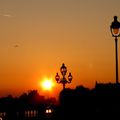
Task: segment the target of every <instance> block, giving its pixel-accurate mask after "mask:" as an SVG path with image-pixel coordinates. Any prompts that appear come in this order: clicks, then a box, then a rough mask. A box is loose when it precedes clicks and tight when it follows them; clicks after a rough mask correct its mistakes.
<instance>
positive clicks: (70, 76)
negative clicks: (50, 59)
mask: <svg viewBox="0 0 120 120" xmlns="http://www.w3.org/2000/svg"><path fill="white" fill-rule="evenodd" d="M60 72H61V74H62V78H60V76H59V74H58V73H56V76H55V80H56V81H57V83H60V84H63V89H65V85H66V84H67V83H71V81H72V75H71V73H69V75H68V79H66V78H65V75H66V73H67V67H66V66H65V64H64V63H63V64H62V66H61V68H60Z"/></svg>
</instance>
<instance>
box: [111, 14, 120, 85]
mask: <svg viewBox="0 0 120 120" xmlns="http://www.w3.org/2000/svg"><path fill="white" fill-rule="evenodd" d="M110 30H111V34H112V36H113V37H115V53H116V84H118V83H119V82H118V51H117V49H118V48H117V41H118V39H117V38H118V37H119V36H120V22H118V20H117V16H114V21H113V22H112V24H111V26H110Z"/></svg>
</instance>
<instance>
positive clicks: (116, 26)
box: [110, 16, 120, 37]
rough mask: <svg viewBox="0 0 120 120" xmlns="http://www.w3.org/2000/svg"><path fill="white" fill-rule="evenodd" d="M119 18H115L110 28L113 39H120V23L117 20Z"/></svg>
mask: <svg viewBox="0 0 120 120" xmlns="http://www.w3.org/2000/svg"><path fill="white" fill-rule="evenodd" d="M117 18H118V17H117V16H114V21H113V22H112V24H111V26H110V30H111V33H112V36H113V37H119V36H120V22H119V21H118V20H117Z"/></svg>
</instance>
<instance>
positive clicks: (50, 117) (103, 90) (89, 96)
mask: <svg viewBox="0 0 120 120" xmlns="http://www.w3.org/2000/svg"><path fill="white" fill-rule="evenodd" d="M68 119H73V120H109V119H112V120H119V119H120V85H119V84H96V86H95V88H94V89H92V90H89V89H88V88H84V87H82V86H78V87H76V89H65V90H63V91H61V93H60V95H59V104H58V103H57V104H56V102H55V100H54V99H51V100H49V101H45V100H44V99H43V97H41V96H39V95H38V93H37V91H32V92H31V93H30V94H28V95H26V94H23V95H22V96H21V97H20V98H19V99H15V98H12V97H10V96H9V97H7V98H1V99H0V120H68Z"/></svg>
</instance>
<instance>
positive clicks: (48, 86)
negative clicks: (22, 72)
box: [42, 79, 54, 90]
mask: <svg viewBox="0 0 120 120" xmlns="http://www.w3.org/2000/svg"><path fill="white" fill-rule="evenodd" d="M53 86H54V83H53V81H52V80H51V79H44V80H43V82H42V88H43V89H44V90H51V89H52V87H53Z"/></svg>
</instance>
